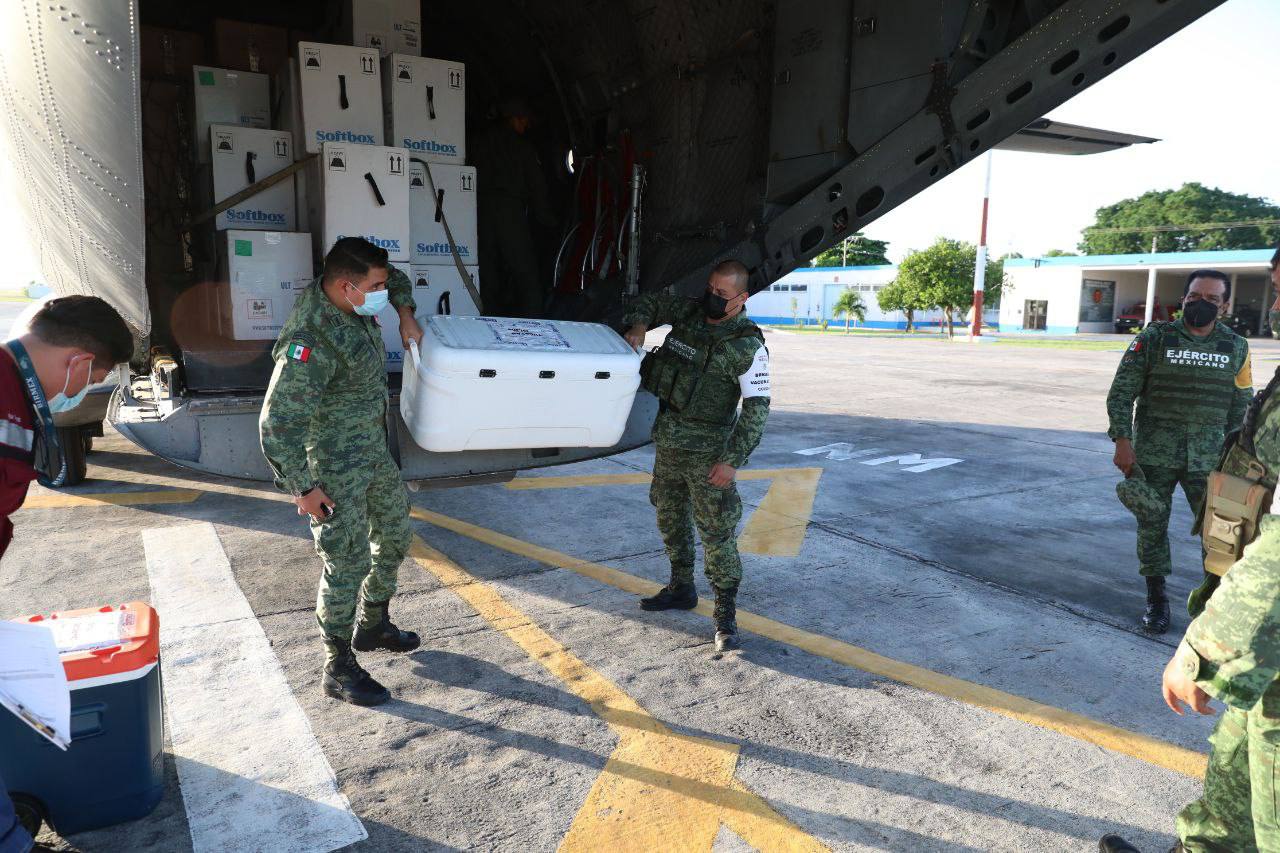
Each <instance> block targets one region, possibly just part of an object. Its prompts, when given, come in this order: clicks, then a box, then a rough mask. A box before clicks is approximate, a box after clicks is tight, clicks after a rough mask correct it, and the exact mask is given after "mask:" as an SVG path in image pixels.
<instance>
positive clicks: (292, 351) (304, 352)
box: [284, 344, 311, 364]
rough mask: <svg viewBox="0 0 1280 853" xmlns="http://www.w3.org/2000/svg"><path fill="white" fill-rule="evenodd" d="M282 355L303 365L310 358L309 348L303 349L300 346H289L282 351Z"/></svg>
mask: <svg viewBox="0 0 1280 853" xmlns="http://www.w3.org/2000/svg"><path fill="white" fill-rule="evenodd" d="M284 354H285V355H287V356H288V357H289V358H291V359H293V360H294V361H301V362H302V363H304V364H305V363H306V362H307V359H309V358H311V347H304V346H303V345H302V344H289V348H288V349H287V350H285V351H284Z"/></svg>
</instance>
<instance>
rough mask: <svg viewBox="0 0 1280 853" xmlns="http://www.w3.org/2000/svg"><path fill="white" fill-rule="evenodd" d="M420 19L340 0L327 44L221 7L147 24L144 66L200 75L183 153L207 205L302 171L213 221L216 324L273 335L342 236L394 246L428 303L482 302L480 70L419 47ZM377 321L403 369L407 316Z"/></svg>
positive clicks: (392, 253) (421, 301) (154, 74)
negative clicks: (198, 23) (190, 21)
mask: <svg viewBox="0 0 1280 853" xmlns="http://www.w3.org/2000/svg"><path fill="white" fill-rule="evenodd" d="M313 23H314V22H313ZM421 24H422V22H421V18H420V12H419V0H341V3H340V14H339V16H338V19H337V25H336V27H335V29H334V30H332V31H331V32H330V33H328V35H330V36H332V38H331V40H330V41H328V42H325V41H323V38H324V36H325V35H326V34H325V33H318V35H319V36H320V40H317V39H316V37H315V36H313V35H310V34H308V33H305V32H300V31H296V30H286V29H284V28H282V27H279V26H271V25H267V24H262V23H255V22H247V21H236V20H230V19H221V18H220V19H217V20H215V21H214V23H213V25H212V27H211V29H210V31H208V32H206V33H204V34H199V33H192V32H183V31H177V30H161V29H157V28H150V27H146V28H144V30H145V32H144V33H143V51H142V52H143V56H142V61H143V75H144V76H145V77H147V78H148V79H153V80H158V79H167V80H173V81H176V82H175V85H178V84H180V83H181V81H183V80H189V81H191V82H190V83H189V84H187V85H188V86H189V87H190V88H189V90H188V91H189V92H190V101H189V103H190V104H191V112H190V116H191V121H190V124H191V127H192V131H191V133H192V136H193V138H192V139H191V145H192V150H191V152H190V153H189V154H185V153H184V154H182V156H183V157H189V158H190V159H191V160H194V161H195V164H196V169H195V171H194V172H193V174H194V175H195V183H194V187H193V195H192V196H191V197H190V198H188V199H187V202H186V203H187V204H189V206H190V207H191V208H192V209H193V211H192V212H193V213H199V212H202V211H204V210H208V209H209V208H210V207H211V206H214V205H217V204H219V203H221V202H223V201H225V200H226V199H229V198H231V197H232V196H234V195H236V194H237V193H239V192H242V191H243V190H245V189H246V188H248V187H250V186H252V185H254V184H256V183H258V182H260V181H263V180H264V179H266V178H268V177H270V176H272V175H275V174H276V173H278V172H280V171H281V170H284V169H292V171H293V174H290V175H289V176H288V177H286V178H284V179H283V180H280V181H279V182H277V183H275V184H274V185H273V186H271V187H269V188H267V189H263V190H260V191H259V192H257V193H255V194H254V195H252V196H250V197H247V198H245V199H243V200H241V201H240V202H238V203H237V204H235V205H234V206H232V207H230V208H228V209H227V210H225V211H222V212H221V213H219V214H218V215H217V216H216V217H215V218H214V219H213V220H212V224H211V226H207V227H210V228H211V229H212V230H211V231H209V232H208V237H207V238H204V239H207V241H208V242H207V245H210V246H212V247H213V248H211V249H209V250H208V253H211V254H212V255H213V260H210V261H209V263H210V264H211V265H212V264H216V273H209V275H216V279H217V287H218V288H220V290H219V297H218V298H217V299H215V300H214V303H215V304H216V305H217V308H216V310H215V311H214V312H213V313H215V314H216V315H217V316H215V317H211V318H209V323H210V324H211V327H212V328H214V329H215V330H216V333H217V334H218V335H221V336H224V337H225V338H227V339H229V341H231V342H237V341H239V342H260V343H263V344H265V343H266V342H269V341H271V340H273V339H274V338H275V336H276V335H277V334H278V332H279V329H280V327H281V325H282V324H283V323H284V320H285V319H286V318H287V316H288V312H289V311H290V310H291V308H292V306H293V302H294V299H295V298H296V295H297V293H298V291H299V290H301V289H302V288H304V287H306V285H307V284H308V283H309V282H310V281H312V280H313V277H314V275H315V273H316V272H317V271H318V269H319V265H320V262H321V260H322V259H323V256H324V255H325V253H327V252H328V250H329V248H330V247H331V246H332V245H333V243H334V241H336V240H337V239H339V238H340V237H344V236H361V237H365V238H366V239H369V240H370V241H372V242H374V243H375V244H377V245H379V246H382V247H384V248H385V249H387V252H388V255H389V257H390V260H391V262H392V263H393V264H394V265H395V266H396V267H397V268H398V269H400V270H402V271H403V272H404V273H405V274H406V275H407V276H409V279H410V281H411V282H413V290H414V298H415V301H416V302H417V304H418V313H419V314H420V315H422V316H424V317H425V316H427V315H431V314H436V313H453V314H475V313H478V312H477V310H476V306H475V305H474V303H473V301H472V299H471V297H470V295H469V294H468V292H467V290H466V288H465V287H464V286H463V281H462V276H461V274H460V273H459V271H458V269H457V266H456V264H455V260H454V257H455V249H456V253H457V257H458V258H459V259H460V260H461V261H462V263H463V264H464V266H465V269H466V271H467V273H468V274H469V275H470V276H471V277H472V278H473V279H474V280H475V281H476V282H478V281H479V276H478V272H479V270H478V266H477V258H478V256H477V251H478V247H477V233H476V231H477V222H476V182H477V180H478V176H477V175H476V172H475V169H474V168H473V167H470V166H467V165H466V156H467V147H466V68H465V66H464V65H463V64H462V63H460V62H453V61H449V60H445V59H436V58H431V57H423V56H421V55H420V54H421V40H420V36H421ZM206 48H207V49H206ZM206 60H207V61H211V62H212V63H214V64H213V65H208V64H204V63H205V62H206ZM184 145H185V143H184ZM299 160H306V161H307V162H306V164H305V166H301V165H300V164H298V162H297V161H299ZM149 195H150V194H149ZM446 219H447V220H448V223H449V228H450V229H451V231H452V234H453V245H452V246H451V245H450V241H449V239H448V238H447V236H446V234H445V229H444V220H446ZM191 254H192V255H193V256H194V255H196V252H194V251H193V252H192V253H191ZM196 274H197V276H198V275H200V273H199V272H198V271H197V273H196ZM206 280H207V279H206ZM379 319H380V320H381V322H382V325H383V329H384V340H385V341H386V344H387V350H388V367H389V369H392V370H396V369H399V368H400V365H401V364H402V363H403V352H402V346H401V343H400V334H399V323H398V322H397V318H396V317H395V315H394V314H393V313H392V312H390V311H388V312H387V313H386V316H384V317H381V318H379ZM245 345H246V346H247V345H248V344H245Z"/></svg>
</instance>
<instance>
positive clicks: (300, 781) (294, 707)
mask: <svg viewBox="0 0 1280 853" xmlns="http://www.w3.org/2000/svg"><path fill="white" fill-rule="evenodd" d="M142 543H143V546H144V548H145V549H146V555H147V573H148V574H149V575H150V576H151V598H152V606H153V607H155V608H156V611H157V612H158V613H159V614H160V659H161V668H162V671H163V673H164V675H163V678H164V696H165V706H166V713H167V717H168V725H169V736H170V739H171V740H172V742H173V754H174V762H175V764H176V765H177V769H178V781H179V782H180V783H181V785H182V800H183V805H184V806H185V807H186V810H187V821H188V823H189V824H190V826H191V846H192V847H193V848H194V850H195V853H212V851H233V850H259V851H273V853H327V851H330V850H337V849H338V848H340V847H345V846H347V845H348V844H354V843H355V842H357V841H362V840H364V839H365V838H368V837H369V836H368V833H366V832H365V829H364V825H363V824H362V823H360V819H359V818H357V817H356V816H355V814H354V813H353V812H352V811H351V805H350V803H348V802H347V798H346V797H345V796H344V795H343V794H342V792H341V791H339V790H338V783H337V779H336V778H335V777H334V774H333V768H331V767H330V766H329V762H328V760H326V759H325V757H324V753H323V752H322V751H321V749H320V744H318V743H317V742H316V739H315V735H313V734H312V733H311V725H310V723H309V722H308V721H307V716H306V714H304V713H303V711H302V708H301V707H299V705H298V701H297V700H296V699H295V698H294V696H293V691H292V690H290V688H289V683H288V682H287V681H286V680H285V677H284V671H283V670H282V669H281V668H280V662H279V661H278V660H277V659H276V656H275V653H274V652H272V650H271V644H270V643H269V642H268V641H267V636H266V634H264V633H263V631H262V626H261V625H259V624H258V620H257V618H256V617H255V616H254V615H253V610H252V609H251V608H250V607H249V602H248V601H246V600H245V597H244V593H242V592H241V591H240V587H239V586H238V585H237V584H236V581H235V577H234V576H233V575H232V574H231V564H230V562H229V561H228V560H227V555H226V553H225V552H224V551H223V550H222V543H221V542H220V541H218V534H217V533H216V532H215V531H214V529H213V525H212V524H209V523H207V522H205V523H201V524H191V525H181V526H178V527H164V528H153V529H149V530H144V531H142Z"/></svg>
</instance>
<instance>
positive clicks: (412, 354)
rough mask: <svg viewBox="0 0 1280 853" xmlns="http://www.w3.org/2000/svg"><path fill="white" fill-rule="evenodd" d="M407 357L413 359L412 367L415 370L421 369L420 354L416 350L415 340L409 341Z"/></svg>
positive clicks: (416, 343)
mask: <svg viewBox="0 0 1280 853" xmlns="http://www.w3.org/2000/svg"><path fill="white" fill-rule="evenodd" d="M409 358H410V359H412V360H413V369H414V370H415V371H418V370H421V369H422V355H421V354H420V353H419V352H418V342H417V341H412V340H411V341H409Z"/></svg>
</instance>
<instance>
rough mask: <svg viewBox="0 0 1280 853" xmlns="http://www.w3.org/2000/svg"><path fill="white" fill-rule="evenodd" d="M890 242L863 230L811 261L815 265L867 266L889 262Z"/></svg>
mask: <svg viewBox="0 0 1280 853" xmlns="http://www.w3.org/2000/svg"><path fill="white" fill-rule="evenodd" d="M888 250H889V244H888V243H886V242H885V241H884V240H872V239H871V238H870V237H864V236H863V235H862V232H861V231H859V232H858V233H857V234H851V235H850V236H848V237H845V238H844V239H843V240H841V241H840V242H839V243H836V244H835V245H834V246H832V247H831V248H830V249H827V250H826V251H825V252H822V253H820V254H819V255H818V256H817V257H816V258H814V259H813V260H812V261H810V263H811V264H812V265H813V266H815V267H865V266H874V265H883V264H887V263H889V258H888V257H887V256H886V255H885V252H887V251H888Z"/></svg>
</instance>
